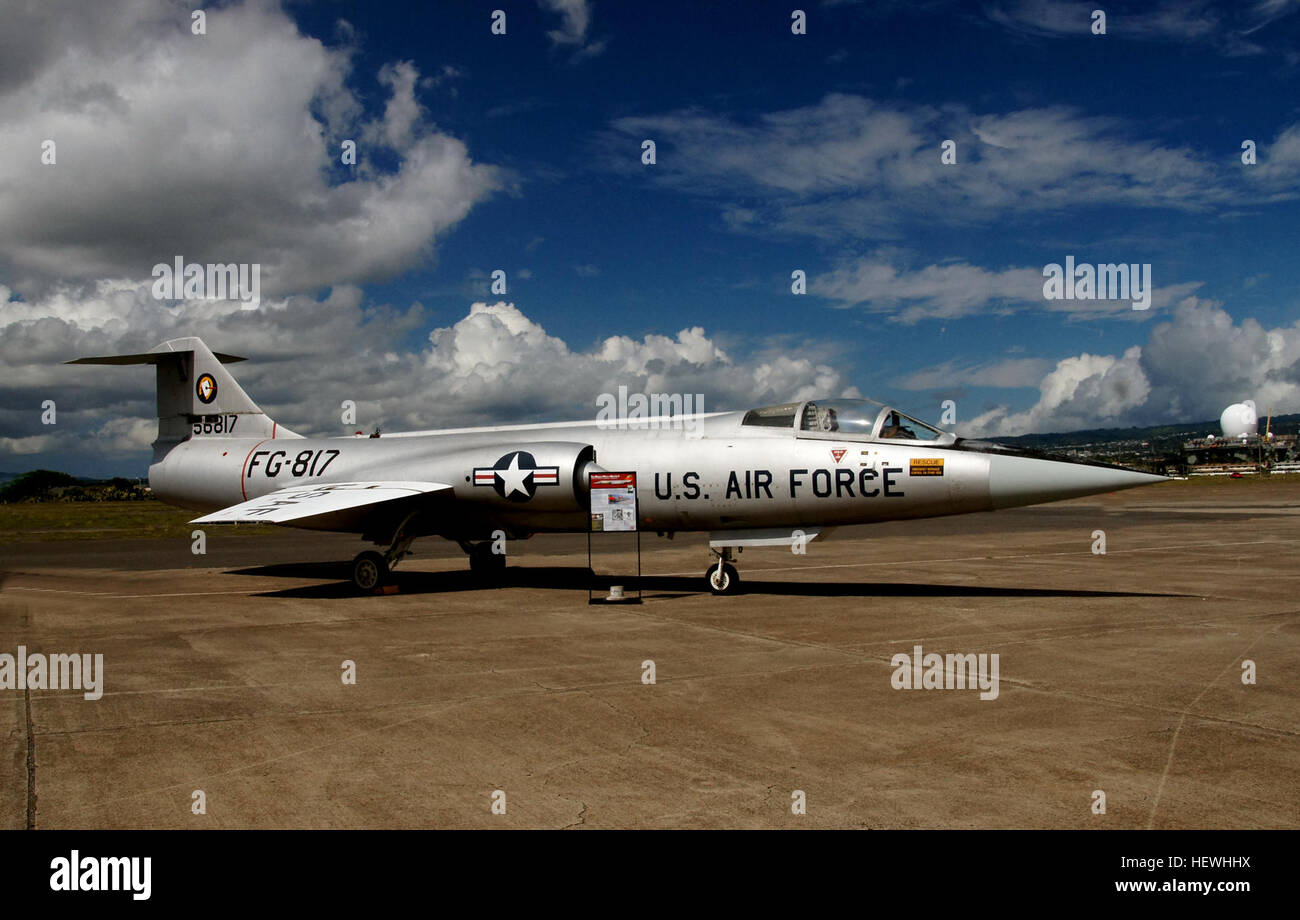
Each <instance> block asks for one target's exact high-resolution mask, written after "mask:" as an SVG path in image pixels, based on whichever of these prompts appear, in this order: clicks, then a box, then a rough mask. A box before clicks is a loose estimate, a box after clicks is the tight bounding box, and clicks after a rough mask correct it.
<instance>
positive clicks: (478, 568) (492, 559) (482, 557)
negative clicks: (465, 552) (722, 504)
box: [469, 543, 506, 583]
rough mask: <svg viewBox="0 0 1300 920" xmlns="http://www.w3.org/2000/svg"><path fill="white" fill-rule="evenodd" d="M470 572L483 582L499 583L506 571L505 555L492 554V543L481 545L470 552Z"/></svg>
mask: <svg viewBox="0 0 1300 920" xmlns="http://www.w3.org/2000/svg"><path fill="white" fill-rule="evenodd" d="M469 570H470V572H471V573H472V574H473V575H474V576H475V577H476V578H478V579H480V580H481V581H485V582H492V583H495V582H499V581H500V580H501V578H502V576H504V575H505V571H506V557H505V554H504V553H494V552H492V544H491V543H479V544H478V545H477V546H475V547H473V548H472V549H471V550H470V551H469Z"/></svg>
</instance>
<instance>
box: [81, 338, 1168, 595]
mask: <svg viewBox="0 0 1300 920" xmlns="http://www.w3.org/2000/svg"><path fill="white" fill-rule="evenodd" d="M242 360H244V359H242V358H237V357H234V356H231V355H224V354H214V353H213V352H212V351H210V350H209V349H208V347H207V346H206V345H204V344H203V342H202V341H200V340H199V339H197V338H192V337H191V338H181V339H173V340H171V341H168V342H164V343H163V344H161V345H159V346H158V347H156V348H154V349H153V350H151V351H148V352H145V353H143V354H134V355H112V356H106V357H96V358H80V359H78V360H76V361H71V362H69V363H71V364H114V365H128V364H152V365H154V366H155V367H156V372H157V382H158V439H157V441H155V442H154V445H153V448H154V457H153V463H152V465H151V466H150V467H149V484H150V486H151V487H152V488H153V491H154V493H155V494H156V495H157V496H158V497H159V498H160V499H162V500H163V501H165V502H168V503H170V504H173V505H178V506H180V507H184V508H190V509H194V510H198V511H202V512H205V513H204V516H202V517H199V518H196V519H195V520H194V523H195V524H235V523H247V522H269V523H273V524H283V525H287V526H291V527H303V528H308V529H312V530H332V531H343V532H347V533H356V534H359V535H360V536H361V538H362V539H363V540H368V541H370V542H372V543H374V544H376V545H378V546H380V547H386V550H385V551H384V552H382V553H380V552H375V551H366V552H362V553H360V554H359V555H357V557H356V558H355V559H354V560H353V561H352V566H351V578H352V581H353V583H354V584H355V586H356V587H357V588H358V589H359V590H361V591H363V592H372V591H374V590H375V589H376V588H378V587H379V586H380V585H382V583H383V582H384V580H385V579H386V578H387V577H388V573H389V571H390V570H391V569H392V568H393V567H394V566H396V565H397V564H398V563H399V562H400V561H401V559H402V558H403V557H404V556H406V555H408V554H409V552H410V547H411V542H412V541H413V540H414V539H415V538H417V537H422V536H428V535H436V536H440V537H445V538H447V539H449V540H455V541H456V542H457V543H459V544H460V546H461V548H462V549H464V550H465V552H466V553H467V554H468V555H469V559H470V567H471V570H472V571H474V572H475V573H478V574H480V575H481V576H483V577H484V578H485V579H487V580H491V579H492V578H494V577H495V576H497V575H499V573H500V572H501V570H503V569H504V567H505V555H504V554H502V553H500V552H493V549H494V547H493V544H494V542H499V538H500V537H501V536H502V535H504V537H505V538H507V539H524V538H527V537H530V536H532V535H533V534H535V533H557V532H578V533H581V532H585V531H586V530H587V528H588V527H589V526H590V522H591V509H590V507H589V503H588V501H589V492H588V474H589V473H591V472H600V471H604V470H614V471H634V472H635V473H636V474H637V479H636V482H637V489H636V498H637V513H638V521H637V524H638V525H639V527H640V528H641V529H643V530H653V531H657V532H659V533H666V534H672V533H676V532H678V531H705V532H708V534H709V547H710V550H711V551H712V553H713V554H714V556H715V557H716V561H715V562H713V563H711V564H710V565H709V568H708V570H707V571H706V573H705V580H706V583H707V585H708V587H709V590H710V591H712V592H713V593H715V594H728V593H731V592H734V591H735V590H736V589H737V587H738V585H739V577H738V576H737V573H736V569H735V566H734V565H733V562H734V561H735V560H734V557H733V551H734V550H736V549H738V548H740V547H745V546H787V547H792V546H794V545H795V541H803V542H812V541H814V540H817V539H820V538H822V537H824V536H825V535H826V534H827V533H828V532H829V531H830V530H831V528H833V527H835V526H837V525H842V524H867V523H872V522H876V521H892V520H897V519H900V518H923V517H937V516H940V515H947V514H965V513H967V512H971V511H993V510H996V509H999V508H1013V507H1016V506H1019V505H1032V504H1036V503H1040V502H1051V501H1058V500H1061V499H1066V498H1075V497H1078V496H1081V495H1091V494H1094V493H1098V492H1113V491H1115V490H1117V489H1128V488H1132V487H1134V486H1141V485H1148V484H1151V483H1156V482H1162V481H1164V477H1161V476H1153V475H1150V474H1148V473H1141V472H1136V471H1133V470H1127V469H1123V468H1121V467H1116V466H1109V465H1105V464H1099V463H1084V462H1076V461H1069V460H1061V459H1054V458H1046V457H1043V456H1038V455H1033V454H1030V453H1027V452H1024V451H1017V450H1013V449H1010V448H1006V447H1002V446H999V445H997V444H992V443H988V442H984V441H971V440H967V439H964V438H959V437H957V436H956V435H953V434H949V433H947V432H944V431H940V430H938V429H937V428H933V427H931V426H930V425H927V424H925V423H924V422H921V421H918V420H917V419H915V418H912V417H911V416H908V415H904V414H903V413H901V412H899V411H897V410H895V409H893V408H891V407H889V406H883V405H881V404H879V403H876V402H873V401H871V400H863V399H819V400H805V401H801V402H790V403H786V404H784V405H779V406H767V407H764V408H758V409H751V410H749V411H740V412H716V413H707V414H705V413H701V414H697V415H685V416H675V417H669V418H650V419H631V420H628V419H623V420H611V421H594V420H593V421H579V422H559V423H551V424H537V425H506V426H494V427H486V428H460V429H448V430H439V431H417V432H403V433H400V434H389V433H385V434H384V435H383V436H382V437H375V436H371V437H334V438H304V437H303V436H301V435H299V434H295V433H294V432H292V431H290V430H289V429H287V428H283V427H281V426H280V425H278V424H277V423H276V422H274V421H272V420H271V419H270V418H268V417H267V415H266V414H265V413H264V412H262V410H261V409H259V408H258V407H257V405H256V404H255V403H254V402H253V401H252V400H251V399H249V397H248V395H247V394H246V393H244V391H243V390H242V389H241V388H240V386H239V384H237V383H236V382H235V379H234V378H233V377H232V376H231V375H230V373H229V371H227V370H226V368H225V367H224V365H226V364H230V363H232V362H235V361H242Z"/></svg>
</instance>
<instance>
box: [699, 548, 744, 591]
mask: <svg viewBox="0 0 1300 920" xmlns="http://www.w3.org/2000/svg"><path fill="white" fill-rule="evenodd" d="M713 554H714V555H715V556H717V557H718V564H717V565H711V566H709V570H708V571H707V572H705V573H704V580H705V581H706V582H707V583H708V585H709V590H710V591H712V592H713V593H714V594H736V593H737V592H739V590H740V575H739V574H738V573H737V572H736V567H735V566H734V565H732V564H731V562H732V555H731V547H730V546H724V547H722V548H721V549H715V550H713Z"/></svg>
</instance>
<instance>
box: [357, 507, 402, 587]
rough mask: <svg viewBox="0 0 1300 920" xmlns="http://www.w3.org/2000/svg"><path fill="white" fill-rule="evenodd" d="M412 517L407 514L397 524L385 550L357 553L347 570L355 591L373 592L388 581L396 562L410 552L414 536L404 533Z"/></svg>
mask: <svg viewBox="0 0 1300 920" xmlns="http://www.w3.org/2000/svg"><path fill="white" fill-rule="evenodd" d="M414 517H415V515H414V514H410V515H407V517H406V519H405V520H403V521H402V523H400V524H398V525H397V530H396V531H395V532H394V533H393V540H392V543H390V544H389V547H388V549H387V551H385V552H382V553H377V552H375V551H374V550H366V551H365V552H364V553H357V555H356V557H355V558H354V559H353V560H352V567H351V569H350V570H349V574H350V576H351V581H352V586H353V587H354V588H356V589H357V591H359V592H360V593H362V594H373V593H375V591H377V590H379V588H381V587H382V586H383V585H384V584H385V583H386V582H387V581H388V576H389V574H390V573H391V572H392V570H393V569H395V568H397V563H399V562H401V561H402V560H403V559H405V558H406V557H407V556H409V555H410V554H411V543H412V542H414V540H415V538H414V537H408V536H407V535H406V525H407V524H409V523H410V522H411V519H412V518H414Z"/></svg>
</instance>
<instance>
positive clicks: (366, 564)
mask: <svg viewBox="0 0 1300 920" xmlns="http://www.w3.org/2000/svg"><path fill="white" fill-rule="evenodd" d="M387 580H388V560H387V559H385V558H384V557H383V554H381V553H376V552H374V551H373V550H367V551H366V552H364V553H357V557H356V558H355V559H353V560H352V586H353V587H354V588H356V589H357V590H358V591H360V592H361V593H362V594H373V593H374V592H375V591H376V590H377V589H378V588H379V587H381V586H382V585H383V584H384V582H386V581H387Z"/></svg>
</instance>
